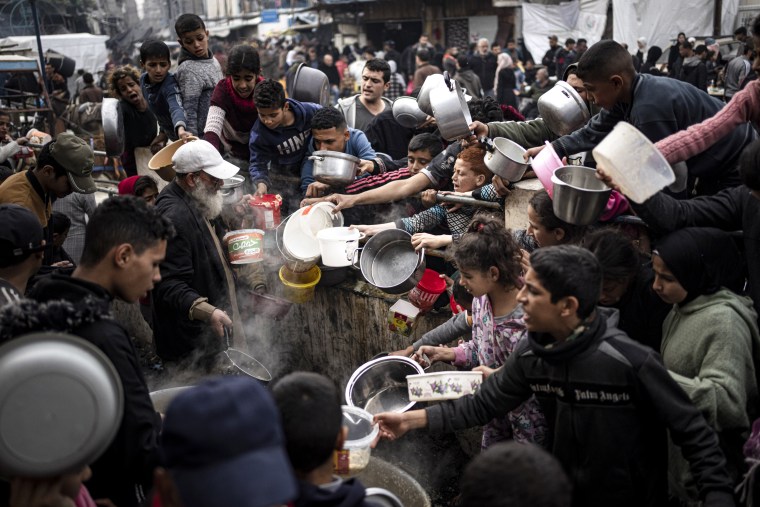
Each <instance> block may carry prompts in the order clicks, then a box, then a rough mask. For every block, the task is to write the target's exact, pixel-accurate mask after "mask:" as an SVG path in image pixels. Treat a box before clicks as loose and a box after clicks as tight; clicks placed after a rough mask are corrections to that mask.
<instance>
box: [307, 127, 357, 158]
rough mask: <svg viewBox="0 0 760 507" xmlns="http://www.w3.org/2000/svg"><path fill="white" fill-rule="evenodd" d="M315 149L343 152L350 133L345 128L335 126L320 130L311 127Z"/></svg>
mask: <svg viewBox="0 0 760 507" xmlns="http://www.w3.org/2000/svg"><path fill="white" fill-rule="evenodd" d="M311 135H312V137H313V138H314V150H315V151H323V150H324V151H337V152H339V153H343V152H344V151H345V150H346V143H347V142H348V138H349V136H350V133H349V132H348V129H347V128H342V129H340V130H339V129H336V128H335V127H332V128H329V129H322V130H314V129H312V131H311Z"/></svg>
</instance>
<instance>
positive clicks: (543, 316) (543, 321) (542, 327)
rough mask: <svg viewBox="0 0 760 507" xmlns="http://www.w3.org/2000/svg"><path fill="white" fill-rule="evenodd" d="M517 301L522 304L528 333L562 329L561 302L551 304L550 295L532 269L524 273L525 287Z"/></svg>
mask: <svg viewBox="0 0 760 507" xmlns="http://www.w3.org/2000/svg"><path fill="white" fill-rule="evenodd" d="M517 300H518V301H519V302H520V303H522V306H523V311H524V312H525V326H526V327H527V328H528V331H532V332H537V333H545V332H551V331H552V330H553V329H560V328H562V323H563V322H562V315H561V311H562V305H561V303H562V300H559V301H557V302H556V303H552V295H551V293H550V292H549V291H548V290H546V289H545V288H544V286H543V285H541V282H540V281H539V280H538V276H537V275H536V272H535V271H533V268H529V269H528V272H527V273H525V285H523V287H522V289H520V292H518V293H517Z"/></svg>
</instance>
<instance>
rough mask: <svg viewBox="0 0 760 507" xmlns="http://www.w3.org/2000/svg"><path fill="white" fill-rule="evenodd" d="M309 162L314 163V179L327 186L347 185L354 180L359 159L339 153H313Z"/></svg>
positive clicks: (323, 151)
mask: <svg viewBox="0 0 760 507" xmlns="http://www.w3.org/2000/svg"><path fill="white" fill-rule="evenodd" d="M309 160H313V161H314V171H313V172H312V174H313V176H314V179H315V180H317V181H319V182H320V183H326V184H328V185H348V184H349V183H351V182H352V181H354V178H356V170H357V168H358V166H359V162H361V160H360V159H358V158H357V157H354V156H353V155H348V154H346V153H341V152H339V151H325V150H321V151H315V152H314V154H313V155H312V156H310V157H309Z"/></svg>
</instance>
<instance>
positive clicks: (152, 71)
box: [142, 56, 171, 84]
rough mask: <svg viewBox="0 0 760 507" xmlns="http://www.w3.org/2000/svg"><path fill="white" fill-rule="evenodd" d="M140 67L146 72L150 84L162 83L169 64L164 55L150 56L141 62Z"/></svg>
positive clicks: (167, 72)
mask: <svg viewBox="0 0 760 507" xmlns="http://www.w3.org/2000/svg"><path fill="white" fill-rule="evenodd" d="M142 67H143V70H145V72H147V73H148V81H150V82H151V83H152V84H156V83H163V82H164V79H166V76H167V75H168V74H169V68H170V67H171V64H170V63H169V60H167V59H166V58H164V57H162V56H161V57H150V58H148V59H147V60H145V61H144V62H142Z"/></svg>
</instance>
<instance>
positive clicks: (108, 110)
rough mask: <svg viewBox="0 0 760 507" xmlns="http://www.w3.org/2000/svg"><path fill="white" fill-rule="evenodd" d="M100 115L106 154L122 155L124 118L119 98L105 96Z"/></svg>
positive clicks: (112, 155)
mask: <svg viewBox="0 0 760 507" xmlns="http://www.w3.org/2000/svg"><path fill="white" fill-rule="evenodd" d="M100 117H101V120H102V121H103V139H104V141H105V145H106V154H107V155H108V156H109V157H118V156H121V154H122V153H124V118H123V116H122V113H121V104H120V103H119V100H118V99H112V98H104V99H103V106H102V107H101V108H100Z"/></svg>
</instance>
